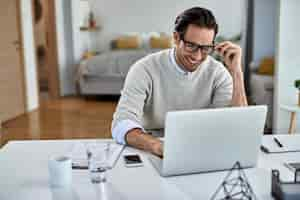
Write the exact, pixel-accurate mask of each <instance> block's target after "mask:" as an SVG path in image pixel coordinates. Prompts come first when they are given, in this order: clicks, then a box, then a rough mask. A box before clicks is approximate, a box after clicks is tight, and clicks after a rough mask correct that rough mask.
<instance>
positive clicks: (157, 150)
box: [151, 139, 163, 158]
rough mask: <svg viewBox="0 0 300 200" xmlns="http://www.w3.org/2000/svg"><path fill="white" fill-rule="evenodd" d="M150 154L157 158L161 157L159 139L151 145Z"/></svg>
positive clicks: (161, 150) (161, 149)
mask: <svg viewBox="0 0 300 200" xmlns="http://www.w3.org/2000/svg"><path fill="white" fill-rule="evenodd" d="M151 153H153V154H154V155H157V156H158V157H161V158H162V157H163V143H162V141H160V140H159V139H158V140H156V141H155V143H154V144H153V145H152V150H151Z"/></svg>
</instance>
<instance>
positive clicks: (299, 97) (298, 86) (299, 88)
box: [295, 79, 300, 106]
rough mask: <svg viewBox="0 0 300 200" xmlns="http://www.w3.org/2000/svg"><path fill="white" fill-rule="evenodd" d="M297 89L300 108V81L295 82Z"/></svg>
mask: <svg viewBox="0 0 300 200" xmlns="http://www.w3.org/2000/svg"><path fill="white" fill-rule="evenodd" d="M295 87H296V88H297V89H298V106H300V79H297V80H295Z"/></svg>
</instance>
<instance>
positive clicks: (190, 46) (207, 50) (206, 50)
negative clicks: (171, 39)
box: [181, 39, 215, 54]
mask: <svg viewBox="0 0 300 200" xmlns="http://www.w3.org/2000/svg"><path fill="white" fill-rule="evenodd" d="M181 40H182V41H183V43H184V49H185V50H186V51H187V52H189V53H196V52H198V50H199V49H200V50H201V53H203V54H211V53H212V52H213V51H214V49H215V45H200V44H195V43H193V42H189V41H186V40H185V39H181Z"/></svg>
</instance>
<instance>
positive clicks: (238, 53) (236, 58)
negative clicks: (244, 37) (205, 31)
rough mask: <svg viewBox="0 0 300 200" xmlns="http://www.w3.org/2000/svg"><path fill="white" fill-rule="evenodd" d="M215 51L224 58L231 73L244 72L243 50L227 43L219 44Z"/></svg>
mask: <svg viewBox="0 0 300 200" xmlns="http://www.w3.org/2000/svg"><path fill="white" fill-rule="evenodd" d="M215 49H216V50H217V52H218V53H219V54H220V55H221V56H222V57H223V59H224V63H225V65H226V66H227V67H228V70H229V71H230V72H242V49H241V47H240V46H238V45H236V44H234V43H232V42H229V41H225V42H221V43H219V44H217V45H216V47H215Z"/></svg>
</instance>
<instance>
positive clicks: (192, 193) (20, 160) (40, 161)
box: [0, 136, 300, 200]
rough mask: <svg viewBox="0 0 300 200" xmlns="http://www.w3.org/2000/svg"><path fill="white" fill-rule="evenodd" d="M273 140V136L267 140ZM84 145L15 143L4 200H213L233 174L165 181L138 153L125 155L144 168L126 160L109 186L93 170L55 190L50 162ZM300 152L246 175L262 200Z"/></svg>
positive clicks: (2, 178) (1, 187) (271, 157)
mask: <svg viewBox="0 0 300 200" xmlns="http://www.w3.org/2000/svg"><path fill="white" fill-rule="evenodd" d="M264 137H270V139H272V138H271V136H264ZM77 141H78V140H51V141H50V140H47V141H13V142H9V143H8V144H7V145H5V146H4V147H3V148H2V149H0V199H1V200H6V199H9V200H17V199H25V200H27V199H28V200H29V199H36V197H37V196H39V197H42V198H43V199H45V200H48V199H49V200H50V199H53V200H57V199H64V200H65V199H75V200H79V199H130V200H132V199H133V200H135V199H139V200H140V199H149V200H150V199H151V200H153V199H156V200H167V199H172V200H176V199H178V200H179V199H180V200H182V199H209V198H210V197H211V196H212V194H213V193H214V192H215V191H216V189H217V187H218V186H219V184H220V183H221V181H222V180H223V178H224V177H225V176H226V174H227V173H228V172H226V171H225V172H216V173H205V174H194V175H186V176H176V177H169V178H162V177H160V176H159V174H158V173H157V171H156V170H155V169H154V168H153V166H152V165H151V163H150V161H149V160H148V158H147V154H146V153H145V152H142V151H138V150H136V149H132V148H125V151H124V152H123V153H128V152H137V153H139V154H140V155H141V157H142V160H143V162H144V166H143V167H138V168H126V167H124V164H123V162H122V160H119V161H118V162H117V165H116V167H115V168H114V169H112V170H110V171H109V172H108V174H107V175H108V183H107V184H106V185H96V184H94V185H93V184H91V182H90V179H89V175H88V171H87V170H73V184H72V188H71V189H63V188H61V189H53V188H51V187H49V184H48V159H49V157H52V156H53V155H61V154H64V153H66V152H68V151H70V149H71V146H72V145H73V144H74V142H77ZM299 158H300V153H285V154H265V153H263V152H261V153H260V155H259V159H258V166H257V168H252V169H247V170H245V172H246V175H247V177H248V179H249V181H250V184H251V185H252V187H253V189H254V191H255V193H256V195H257V197H258V199H264V200H266V199H272V198H271V196H270V187H271V183H270V181H271V180H270V179H271V178H270V174H271V172H270V170H271V168H273V169H274V168H276V169H279V170H280V171H281V174H282V178H283V179H284V180H292V178H293V174H292V173H291V172H290V171H289V170H288V169H286V168H285V167H284V166H283V165H282V163H283V162H284V161H299Z"/></svg>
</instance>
